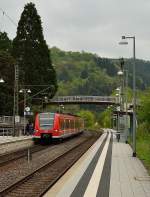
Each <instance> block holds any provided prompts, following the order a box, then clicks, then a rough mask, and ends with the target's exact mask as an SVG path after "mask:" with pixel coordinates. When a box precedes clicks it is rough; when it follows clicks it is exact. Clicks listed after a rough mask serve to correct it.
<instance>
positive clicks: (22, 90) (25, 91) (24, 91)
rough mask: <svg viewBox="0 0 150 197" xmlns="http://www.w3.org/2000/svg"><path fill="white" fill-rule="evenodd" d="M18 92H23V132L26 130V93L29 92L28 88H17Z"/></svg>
mask: <svg viewBox="0 0 150 197" xmlns="http://www.w3.org/2000/svg"><path fill="white" fill-rule="evenodd" d="M19 93H23V94H24V134H25V130H26V99H27V93H31V90H30V89H21V90H19Z"/></svg>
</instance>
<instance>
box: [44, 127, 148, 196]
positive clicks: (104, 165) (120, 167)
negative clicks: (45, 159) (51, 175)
mask: <svg viewBox="0 0 150 197" xmlns="http://www.w3.org/2000/svg"><path fill="white" fill-rule="evenodd" d="M82 196H84V197H150V177H149V176H148V173H147V171H146V169H145V168H144V166H143V164H142V163H141V161H140V160H139V159H138V158H133V157H132V149H131V147H130V146H129V145H128V144H125V143H124V142H119V143H118V142H116V138H115V131H113V130H110V129H105V133H104V134H103V135H102V136H101V137H100V138H99V139H98V140H97V142H96V143H95V144H94V145H93V146H92V147H91V148H90V149H89V150H88V151H87V152H86V153H85V154H84V155H83V156H82V157H81V158H80V159H79V160H78V161H77V162H76V163H75V165H73V166H72V168H71V169H69V170H68V171H67V173H66V174H65V175H64V176H62V177H61V178H60V179H59V181H58V182H57V183H56V184H55V185H54V186H53V187H52V188H51V189H50V190H49V191H48V192H47V193H46V194H45V195H44V197H82Z"/></svg>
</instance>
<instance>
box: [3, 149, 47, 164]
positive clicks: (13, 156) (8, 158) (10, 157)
mask: <svg viewBox="0 0 150 197" xmlns="http://www.w3.org/2000/svg"><path fill="white" fill-rule="evenodd" d="M46 148H47V146H41V145H34V146H31V147H29V148H25V149H22V150H19V151H14V152H10V153H7V154H3V155H0V167H2V166H4V165H6V164H8V163H10V162H12V161H15V160H17V159H20V158H23V157H27V155H28V150H30V153H31V154H32V153H35V152H38V151H42V150H44V149H46Z"/></svg>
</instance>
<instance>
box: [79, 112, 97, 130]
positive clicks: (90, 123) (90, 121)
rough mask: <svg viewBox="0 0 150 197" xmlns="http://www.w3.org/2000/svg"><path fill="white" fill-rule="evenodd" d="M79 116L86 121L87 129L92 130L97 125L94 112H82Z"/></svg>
mask: <svg viewBox="0 0 150 197" xmlns="http://www.w3.org/2000/svg"><path fill="white" fill-rule="evenodd" d="M78 115H79V116H81V117H82V118H84V121H85V127H87V128H92V127H94V124H95V116H94V114H93V113H92V112H90V111H88V110H81V111H80V112H79V113H78Z"/></svg>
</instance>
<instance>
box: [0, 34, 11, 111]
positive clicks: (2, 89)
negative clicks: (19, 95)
mask: <svg viewBox="0 0 150 197" xmlns="http://www.w3.org/2000/svg"><path fill="white" fill-rule="evenodd" d="M10 51H11V40H10V39H9V38H8V36H7V33H6V32H0V78H1V77H2V78H3V79H4V81H5V83H1V84H0V114H1V115H12V110H13V81H14V59H13V58H12V56H11V54H10Z"/></svg>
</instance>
